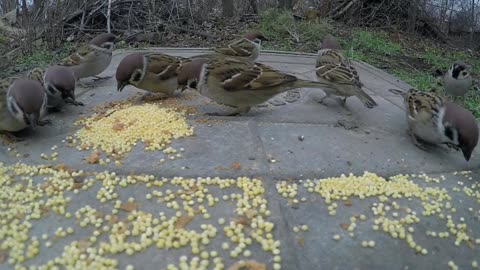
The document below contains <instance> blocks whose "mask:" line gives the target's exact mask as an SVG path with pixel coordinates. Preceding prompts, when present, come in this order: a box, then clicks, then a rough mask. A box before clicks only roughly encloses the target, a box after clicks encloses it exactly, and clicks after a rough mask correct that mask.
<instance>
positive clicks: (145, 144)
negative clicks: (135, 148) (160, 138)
mask: <svg viewBox="0 0 480 270" xmlns="http://www.w3.org/2000/svg"><path fill="white" fill-rule="evenodd" d="M150 145H152V140H144V141H143V146H144V147H145V148H147V147H150Z"/></svg>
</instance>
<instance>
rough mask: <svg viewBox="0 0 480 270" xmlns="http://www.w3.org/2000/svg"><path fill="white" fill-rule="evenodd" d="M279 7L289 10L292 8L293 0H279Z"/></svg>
mask: <svg viewBox="0 0 480 270" xmlns="http://www.w3.org/2000/svg"><path fill="white" fill-rule="evenodd" d="M278 7H279V8H283V9H287V10H292V8H293V0H279V2H278Z"/></svg>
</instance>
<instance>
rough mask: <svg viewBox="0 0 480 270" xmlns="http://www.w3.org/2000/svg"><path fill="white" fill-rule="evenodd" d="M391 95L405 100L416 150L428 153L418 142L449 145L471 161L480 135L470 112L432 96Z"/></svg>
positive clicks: (428, 94) (431, 94)
mask: <svg viewBox="0 0 480 270" xmlns="http://www.w3.org/2000/svg"><path fill="white" fill-rule="evenodd" d="M389 91H390V92H392V93H394V94H397V95H401V96H402V97H403V99H404V102H405V106H406V109H407V122H408V127H409V134H410V136H411V138H412V141H413V143H414V144H415V145H416V146H418V147H419V148H421V149H425V147H424V146H423V144H421V143H420V142H419V140H418V139H420V140H422V141H424V142H427V143H430V144H446V145H447V146H448V147H451V148H454V149H455V150H461V151H462V153H463V156H464V157H465V159H466V160H467V161H468V160H469V159H470V157H471V155H472V152H473V150H474V149H475V147H476V145H477V143H478V133H479V131H478V125H477V122H476V120H475V117H474V116H473V115H472V113H471V112H469V111H468V110H466V109H465V108H463V107H461V106H459V105H457V104H455V103H453V102H450V101H448V100H447V99H445V98H444V97H441V96H439V95H437V94H435V93H433V92H423V91H418V90H415V89H410V90H409V91H401V90H396V89H390V90H389Z"/></svg>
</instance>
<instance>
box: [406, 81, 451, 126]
mask: <svg viewBox="0 0 480 270" xmlns="http://www.w3.org/2000/svg"><path fill="white" fill-rule="evenodd" d="M405 103H406V104H407V110H408V116H409V117H410V118H411V119H412V120H415V121H419V122H425V121H430V120H431V119H432V117H435V116H436V115H438V113H439V111H438V108H441V107H443V104H444V99H443V98H442V97H441V96H439V95H436V94H434V93H429V92H420V91H417V90H413V89H411V90H409V91H408V93H407V94H406V95H405Z"/></svg>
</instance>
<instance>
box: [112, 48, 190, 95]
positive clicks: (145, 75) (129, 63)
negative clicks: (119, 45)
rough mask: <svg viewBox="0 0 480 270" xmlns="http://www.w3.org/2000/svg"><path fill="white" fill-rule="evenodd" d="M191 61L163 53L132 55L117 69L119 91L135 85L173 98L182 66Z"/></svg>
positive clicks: (123, 60)
mask: <svg viewBox="0 0 480 270" xmlns="http://www.w3.org/2000/svg"><path fill="white" fill-rule="evenodd" d="M189 61H191V60H190V59H188V58H183V57H176V56H171V55H167V54H162V53H132V54H130V55H127V56H126V57H125V58H124V59H122V61H121V62H120V64H119V65H118V67H117V72H116V79H117V90H118V91H119V92H121V91H122V90H123V88H125V86H127V85H133V86H135V87H137V88H139V89H143V90H146V91H149V92H153V93H161V94H163V95H165V96H172V95H173V94H174V92H175V90H177V88H178V83H177V75H178V72H179V70H180V69H181V68H182V66H183V65H184V64H185V63H187V62H189Z"/></svg>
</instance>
